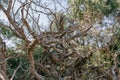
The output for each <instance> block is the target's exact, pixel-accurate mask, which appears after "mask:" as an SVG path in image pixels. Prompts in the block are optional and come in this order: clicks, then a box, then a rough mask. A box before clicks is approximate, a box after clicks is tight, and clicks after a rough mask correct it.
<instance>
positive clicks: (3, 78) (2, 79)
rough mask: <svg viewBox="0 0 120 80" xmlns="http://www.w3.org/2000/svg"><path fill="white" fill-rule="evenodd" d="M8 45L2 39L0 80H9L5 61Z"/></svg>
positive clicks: (0, 42)
mask: <svg viewBox="0 0 120 80" xmlns="http://www.w3.org/2000/svg"><path fill="white" fill-rule="evenodd" d="M5 53H6V45H5V42H3V40H2V39H1V38H0V80H7V75H6V61H5Z"/></svg>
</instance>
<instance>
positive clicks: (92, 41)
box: [0, 0, 119, 80]
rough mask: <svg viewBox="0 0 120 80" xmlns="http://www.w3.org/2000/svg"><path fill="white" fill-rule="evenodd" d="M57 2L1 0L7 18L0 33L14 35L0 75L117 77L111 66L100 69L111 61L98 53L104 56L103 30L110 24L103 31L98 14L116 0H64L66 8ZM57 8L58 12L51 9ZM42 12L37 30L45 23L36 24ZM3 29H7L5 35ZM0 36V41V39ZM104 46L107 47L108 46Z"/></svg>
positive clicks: (43, 79)
mask: <svg viewBox="0 0 120 80" xmlns="http://www.w3.org/2000/svg"><path fill="white" fill-rule="evenodd" d="M62 1H63V0H50V1H48V2H47V3H46V2H44V0H1V3H0V10H1V11H2V12H3V13H4V14H5V15H6V17H7V23H5V22H4V21H0V26H1V27H0V29H1V32H0V34H2V36H6V37H7V38H9V37H13V36H14V37H15V38H16V39H17V40H19V42H17V44H16V47H15V48H14V49H10V50H9V49H8V50H9V51H7V52H6V55H5V56H3V57H4V58H1V57H0V59H3V61H2V62H5V65H4V66H6V64H7V65H8V66H7V70H6V69H5V70H4V71H2V72H4V74H3V73H2V72H1V71H0V78H1V79H3V80H7V79H6V78H8V79H10V80H13V79H16V80H18V79H19V80H20V79H21V80H47V79H48V80H50V79H51V80H54V79H55V80H56V79H57V80H62V79H65V80H67V79H76V80H79V79H83V80H84V79H100V78H101V79H109V80H112V79H114V78H118V74H113V73H114V72H115V69H117V68H114V67H113V68H112V69H111V70H113V73H110V74H108V73H107V72H109V70H108V71H107V72H106V73H105V71H106V70H105V68H106V67H107V68H109V67H110V66H111V64H103V63H104V59H103V57H105V56H106V55H107V54H105V56H104V53H105V52H104V50H103V49H102V47H105V45H106V44H107V42H110V41H111V37H112V36H111V35H110V36H109V34H110V32H109V31H111V30H112V29H113V27H112V28H110V29H108V30H109V31H108V33H107V34H108V35H107V34H106V33H105V32H103V31H104V30H105V29H103V27H102V25H103V20H104V19H103V18H104V17H105V16H109V14H114V12H116V11H117V8H118V6H119V5H118V2H117V1H116V0H106V1H105V0H95V1H94V0H67V1H64V3H65V2H66V3H67V2H68V4H67V5H66V6H68V7H67V8H66V7H64V6H63V4H62V3H63V2H62ZM50 4H52V5H53V6H54V8H53V7H50ZM58 6H59V7H58ZM60 7H61V8H62V10H63V12H60V11H58V10H57V8H60ZM64 11H65V12H64ZM42 15H44V16H46V17H47V19H48V20H49V24H48V27H47V28H46V30H43V29H42V28H43V27H44V28H45V26H43V25H41V20H42V19H41V16H42ZM113 16H114V15H113ZM96 25H98V26H97V27H96ZM113 26H115V25H113ZM117 26H118V25H117ZM98 28H99V29H98ZM3 29H4V30H3ZM105 31H107V29H106V30H105ZM6 32H10V34H9V36H8V34H7V35H6ZM111 33H112V32H111ZM108 38H110V40H109V41H107V40H108ZM0 40H1V41H2V42H3V41H4V40H2V39H1V38H0ZM106 41H107V42H106ZM0 44H1V43H0ZM104 49H105V51H107V50H108V47H105V48H104ZM108 51H110V50H108ZM3 52H5V51H3ZM0 53H2V52H0ZM9 53H11V54H10V55H9ZM107 53H108V52H107ZM101 54H103V55H102V56H101ZM0 55H1V54H0ZM113 56H115V55H114V54H113ZM96 57H97V58H96ZM115 59H116V58H115ZM102 60H103V61H102ZM6 61H7V63H6ZM108 61H109V59H108ZM12 62H15V63H12ZM97 62H98V63H97ZM113 62H115V61H113ZM101 63H102V65H101ZM10 64H12V65H11V66H10ZM104 65H106V66H104ZM109 65H110V66H109ZM4 68H5V67H4ZM102 68H103V70H101V69H102ZM0 69H1V66H0ZM6 71H7V72H6ZM103 73H105V74H103ZM118 73H119V72H118ZM7 74H8V75H7ZM99 75H100V76H99Z"/></svg>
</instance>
